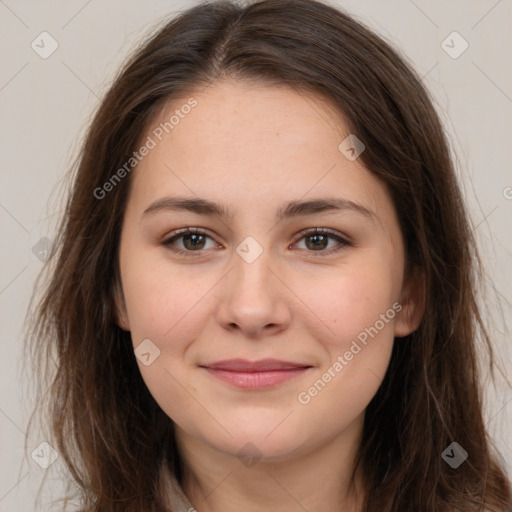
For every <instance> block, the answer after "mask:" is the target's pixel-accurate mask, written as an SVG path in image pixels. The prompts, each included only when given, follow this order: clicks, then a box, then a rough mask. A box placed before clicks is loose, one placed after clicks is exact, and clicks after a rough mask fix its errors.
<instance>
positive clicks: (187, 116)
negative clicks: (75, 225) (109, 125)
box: [132, 81, 390, 212]
mask: <svg viewBox="0 0 512 512" xmlns="http://www.w3.org/2000/svg"><path fill="white" fill-rule="evenodd" d="M349 134H350V132H349V130H348V128H347V126H346V125H345V122H344V120H343V117H342V116H341V115H340V114H339V112H338V111H337V110H336V109H335V108H334V106H333V105H332V104H330V103H329V102H328V101H326V100H325V99H323V98H321V97H318V96H315V95H312V94H305V93H302V92H298V91H295V90H293V89H290V88H286V87H281V86H280V87H276V86H268V85H262V84H249V83H247V82H234V81H224V82H220V83H214V84H212V85H210V86H208V87H207V88H206V89H205V90H203V91H200V90H199V91H198V90H195V91H193V92H191V93H190V94H189V95H182V96H180V97H179V98H175V99H173V100H172V101H169V102H168V103H167V104H166V105H165V106H164V108H162V109H161V110H160V111H159V113H158V114H157V115H156V116H155V118H154V119H153V120H152V122H151V123H150V125H149V128H148V130H147V132H146V133H145V134H144V137H143V138H142V140H143V141H146V140H148V137H149V138H150V139H151V140H152V142H153V143H152V144H151V145H152V146H153V147H152V149H151V150H150V151H149V152H148V154H147V156H145V157H144V158H143V159H142V160H141V162H140V163H139V165H138V166H137V168H136V170H135V171H134V176H133V179H134V183H133V187H132V188H133V189H134V190H133V192H134V194H133V195H134V196H135V197H134V199H135V200H137V201H138V202H140V207H143V203H145V205H146V206H147V204H148V203H149V202H151V201H154V200H155V199H158V197H159V196H163V195H165V194H164V193H169V194H170V195H175V194H186V195H187V196H191V195H196V196H199V197H207V198H210V199H212V200H214V201H217V202H222V203H225V204H226V203H227V204H228V205H230V204H231V205H232V206H233V208H234V209H236V210H237V211H239V210H240V207H241V208H242V210H243V208H244V205H245V206H246V207H247V208H248V207H249V206H250V207H251V208H252V211H253V212H254V211H258V210H261V208H262V207H264V208H268V207H269V205H270V204H271V202H272V201H273V200H275V202H276V209H277V207H278V205H277V203H281V202H283V201H285V200H287V201H291V200H297V199H300V198H305V197H306V196H308V195H312V196H315V197H319V196H322V195H329V196H331V197H332V196H333V194H336V193H339V194H341V195H343V196H344V197H346V198H347V199H349V200H357V201H358V202H360V203H362V204H363V205H364V206H366V207H368V208H369V209H373V210H380V211H383V209H384V210H385V208H384V207H386V206H387V208H388V209H389V206H390V205H389V204H387V205H386V204H385V203H386V202H387V203H389V202H390V199H389V197H388V196H387V193H386V191H385V189H384V187H383V185H382V184H381V183H380V182H379V181H378V180H377V179H376V178H375V177H374V176H373V175H371V174H370V173H369V172H368V171H367V170H366V169H365V168H364V166H363V165H362V163H361V162H360V160H355V161H351V160H349V159H347V158H346V156H345V155H344V154H343V153H342V152H341V151H340V149H339V145H340V143H341V142H342V141H343V140H344V139H345V138H346V137H347V136H348V135H349ZM279 206H280V205H279Z"/></svg>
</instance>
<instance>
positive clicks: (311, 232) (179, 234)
mask: <svg viewBox="0 0 512 512" xmlns="http://www.w3.org/2000/svg"><path fill="white" fill-rule="evenodd" d="M187 235H203V236H206V237H208V238H210V239H212V238H211V237H210V236H209V235H208V234H207V233H206V231H203V230H202V229H200V228H184V229H180V230H178V231H176V232H175V233H174V234H173V236H172V237H170V238H167V239H166V240H164V241H163V242H162V245H163V246H165V247H168V248H170V249H171V250H172V251H173V252H174V253H176V254H182V255H185V256H187V257H195V256H196V255H194V253H198V254H197V256H200V255H201V253H202V252H204V251H205V250H206V249H202V250H197V251H190V250H183V249H178V248H176V247H173V246H172V244H173V243H174V242H175V241H176V240H178V239H180V238H183V237H184V236H187ZM299 235H300V238H299V239H298V240H297V242H299V241H301V240H302V239H303V238H307V237H308V236H315V235H325V236H327V237H328V238H333V239H335V240H336V241H337V242H339V245H338V246H337V247H334V248H331V249H329V250H320V251H307V249H306V251H307V252H311V253H318V254H319V256H328V255H331V254H333V253H336V252H338V251H340V250H341V249H343V248H345V247H347V246H350V245H351V244H350V242H348V241H347V240H346V239H344V238H342V237H341V236H340V235H337V234H335V233H333V232H332V231H329V230H327V229H324V228H313V229H306V230H304V231H301V232H300V233H299ZM212 240H213V239H212ZM297 242H294V243H297Z"/></svg>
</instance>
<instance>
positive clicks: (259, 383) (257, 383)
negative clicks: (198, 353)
mask: <svg viewBox="0 0 512 512" xmlns="http://www.w3.org/2000/svg"><path fill="white" fill-rule="evenodd" d="M200 368H204V369H205V370H206V371H208V372H209V373H210V375H212V376H213V377H215V378H217V379H219V380H222V381H223V382H226V383H228V384H230V385H232V386H235V387H238V388H243V389H262V388H268V387H272V386H277V385H278V384H282V383H284V382H287V381H289V380H291V379H294V378H295V377H297V376H299V375H302V374H304V373H305V372H307V371H308V370H309V369H310V368H312V366H311V365H307V364H301V363H295V362H291V361H280V360H277V359H264V360H261V361H253V362H251V361H246V360H244V359H230V360H225V361H217V362H215V363H209V364H204V365H200Z"/></svg>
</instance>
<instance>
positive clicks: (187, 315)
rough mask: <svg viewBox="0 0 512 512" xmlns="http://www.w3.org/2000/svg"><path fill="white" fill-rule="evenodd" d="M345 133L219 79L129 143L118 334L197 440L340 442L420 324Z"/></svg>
mask: <svg viewBox="0 0 512 512" xmlns="http://www.w3.org/2000/svg"><path fill="white" fill-rule="evenodd" d="M190 97H193V100H190ZM185 105H189V106H190V105H192V106H191V107H190V108H188V107H186V106H185ZM172 115H174V119H172V118H171V116H172ZM170 119H171V121H169V120H170ZM177 119H179V120H178V121H177ZM166 122H167V123H168V124H167V125H165V123H166ZM162 127H165V128H166V129H164V128H162ZM349 134H350V131H349V130H348V129H347V127H346V126H345V124H344V122H343V119H341V118H340V116H339V114H337V113H335V111H334V109H333V107H332V106H330V105H328V104H327V103H326V102H324V101H322V100H321V99H320V98H317V97H313V96H305V95H303V94H299V93H297V92H294V91H292V90H290V89H287V88H279V87H275V86H272V87H270V86H265V85H259V86H257V85H254V84H252V85H248V84H245V83H241V82H229V81H224V82H217V83H215V84H213V85H210V86H209V87H208V88H207V89H206V90H205V91H203V92H197V93H194V94H193V95H192V94H191V95H190V96H187V97H184V98H180V99H178V100H177V99H175V100H173V101H172V103H169V104H168V105H167V107H166V109H165V111H164V112H162V113H161V116H160V117H159V118H158V119H155V120H154V122H153V124H152V125H151V128H150V130H149V131H148V133H147V134H145V136H144V137H143V139H142V140H143V141H144V142H147V147H148V148H150V149H149V150H148V151H147V154H146V155H145V156H144V157H143V158H142V160H141V162H140V163H139V165H138V166H137V168H136V169H135V170H134V171H133V174H132V176H131V179H132V180H133V181H132V183H131V190H130V196H129V199H128V203H127V207H126V212H125V217H124V223H123V227H122V235H121V251H120V269H121V281H122V289H123V294H124V301H123V300H121V301H120V305H119V311H120V312H119V318H118V321H119V324H120V326H121V327H123V328H124V329H126V330H129V331H131V336H132V340H133V345H134V349H136V351H135V353H136V355H137V359H138V364H139V368H140V371H141V373H142V376H143V379H144V381H145V383H146V385H147V387H148V389H149V391H150V392H151V394H152V395H153V396H154V398H155V400H156V401H157V402H158V404H159V405H160V407H161V408H162V409H163V410H164V411H165V413H166V414H167V415H168V416H169V417H170V418H171V419H172V420H173V421H174V422H175V424H176V426H177V429H178V431H179V432H182V433H184V435H185V434H186V435H187V436H189V437H190V438H193V439H195V440H196V441H197V442H199V443H203V444H204V445H206V446H208V447H210V448H214V449H216V450H218V451H220V452H223V453H226V454H236V453H237V452H238V450H240V448H241V447H243V446H244V445H246V443H248V442H251V443H252V444H253V445H255V446H256V447H257V450H258V451H259V453H260V456H263V457H265V458H266V459H267V460H285V459H286V458H287V457H291V456H292V455H297V454H300V453H307V452H308V451H312V450H315V449H317V448H319V447H320V446H321V445H325V444H326V443H327V442H328V441H329V440H332V439H333V438H336V437H337V436H342V435H343V433H344V432H346V431H347V430H348V429H349V428H350V427H351V426H353V425H355V424H358V425H360V424H361V420H362V418H363V417H364V411H365V408H366V406H367V405H368V403H369V402H370V400H371V399H372V397H373V396H374V395H375V393H376V391H377V389H378V387H379V385H380V383H381V380H382V378H383V376H384V374H385V372H386V369H387V366H388V363H389V359H390V354H391V350H392V346H393V343H394V338H395V336H404V335H406V334H408V333H410V332H412V331H413V330H414V329H415V328H416V327H417V325H418V323H419V319H420V318H419V309H418V306H417V301H415V299H414V294H415V290H416V289H417V286H416V284H415V283H411V282H408V281H405V280H404V267H405V259H404V246H403V240H402V236H401V233H400V229H399V224H398V220H397V217H396V213H395V209H394V206H393V203H392V201H391V199H390V196H389V194H388V192H387V191H386V188H385V187H384V186H383V184H381V183H380V182H379V181H378V180H377V178H375V177H374V176H373V175H371V174H370V173H369V172H368V171H367V170H366V169H365V168H364V167H363V165H362V163H361V162H360V159H358V158H357V159H355V160H354V159H353V155H352V154H351V153H350V152H348V153H347V152H343V151H342V150H340V149H339V148H338V146H339V145H340V143H341V142H342V141H343V140H344V139H345V138H346V137H347V136H348V135H349ZM148 137H149V139H148ZM150 139H151V141H152V142H151V141H150ZM342 149H343V147H342ZM348 156H350V157H351V158H348ZM177 198H179V201H178V200H177ZM187 230H188V231H187ZM398 342H399V341H398ZM253 363H261V364H260V365H258V364H253Z"/></svg>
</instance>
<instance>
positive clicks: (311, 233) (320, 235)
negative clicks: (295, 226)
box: [299, 228, 351, 256]
mask: <svg viewBox="0 0 512 512" xmlns="http://www.w3.org/2000/svg"><path fill="white" fill-rule="evenodd" d="M301 235H302V238H300V239H299V241H301V240H305V241H306V242H305V246H306V248H307V249H312V250H311V251H309V252H318V253H319V255H320V256H327V255H329V254H332V253H334V252H337V251H339V250H341V249H343V248H344V247H346V246H349V245H351V244H350V242H348V241H347V240H345V239H344V238H343V237H342V236H340V235H338V234H335V233H333V232H332V231H329V230H327V229H324V228H314V229H308V230H306V231H303V232H301ZM329 240H331V241H332V240H335V241H336V242H338V244H337V245H334V247H331V248H330V249H329V250H325V249H326V248H327V247H328V245H329Z"/></svg>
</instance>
